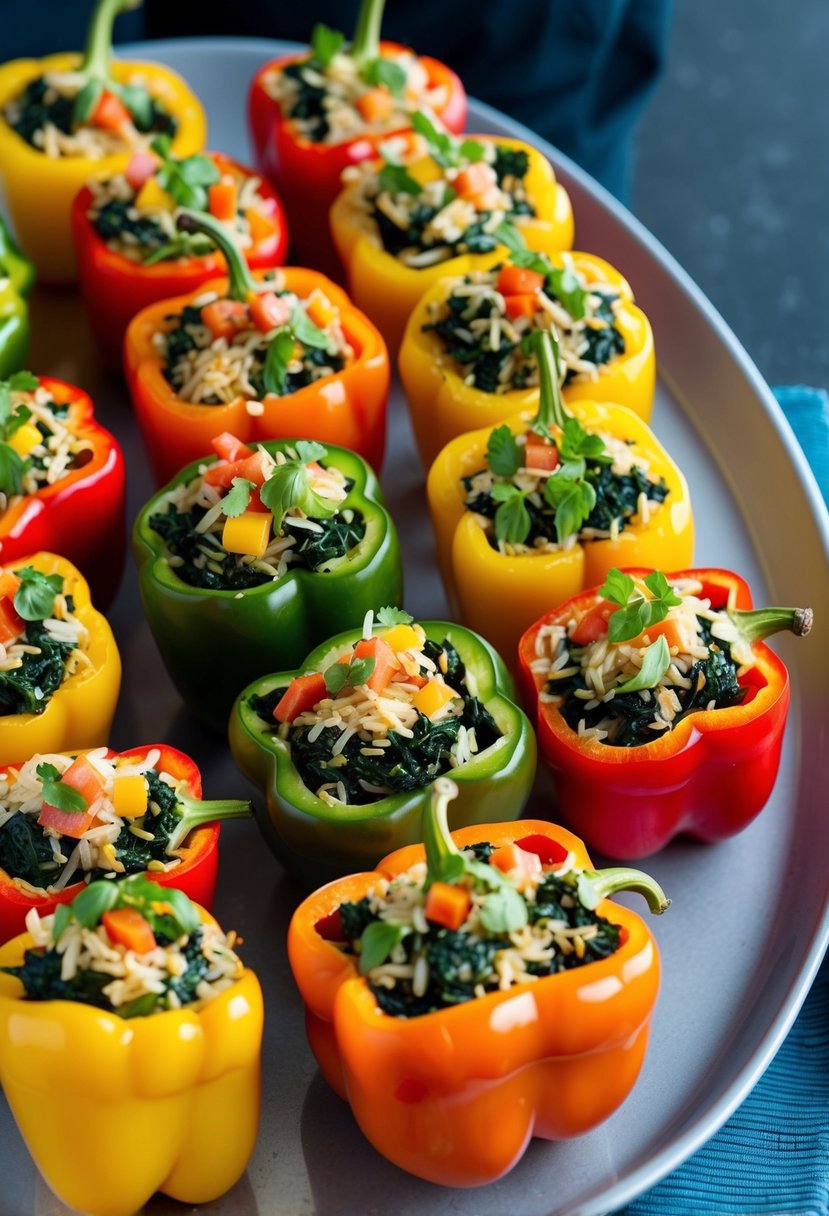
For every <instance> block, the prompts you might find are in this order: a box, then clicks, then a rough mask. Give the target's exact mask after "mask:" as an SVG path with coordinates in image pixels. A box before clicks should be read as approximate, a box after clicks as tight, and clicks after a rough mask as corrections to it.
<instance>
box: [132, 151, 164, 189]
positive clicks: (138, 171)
mask: <svg viewBox="0 0 829 1216" xmlns="http://www.w3.org/2000/svg"><path fill="white" fill-rule="evenodd" d="M158 164H159V160H158V157H157V156H156V154H155V153H154V152H134V153H133V155H132V156H131V157H130V162H129V164H128V165H127V167H126V169H125V170H124V176H125V177H126V179H127V181H128V182H129V184H130V185H131V186H132V188H133V190H140V189H141V187H142V186H143V185H144V182H145V181H147V179H148V178H150V177H152V175H153V174H154V173H155V171H156V169H157V168H158Z"/></svg>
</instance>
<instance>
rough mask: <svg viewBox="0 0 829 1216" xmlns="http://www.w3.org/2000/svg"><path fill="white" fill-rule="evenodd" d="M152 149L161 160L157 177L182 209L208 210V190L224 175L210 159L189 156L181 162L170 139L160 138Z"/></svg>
mask: <svg viewBox="0 0 829 1216" xmlns="http://www.w3.org/2000/svg"><path fill="white" fill-rule="evenodd" d="M150 147H151V148H152V150H153V152H155V153H156V155H157V156H159V157H160V158H161V164H160V165H159V167H158V169H156V174H155V176H156V178H157V180H158V184H159V185H160V186H161V187H162V189H164V190H166V191H167V193H168V194H169V195H170V197H171V198H172V199H173V201H174V202H176V203H178V205H179V206H180V207H189V208H190V209H191V210H193V211H206V210H207V187H208V186H212V185H214V184H215V183H216V182H217V181H218V180H219V178H220V177H221V174H220V173H219V170H218V168H217V167H216V165H215V164H214V163H213V161H212V160H211V159H210V157H209V156H201V155H196V156H186V157H184V158H183V159H181V160H179V159H178V158H177V157H175V156H173V155H172V153H171V151H170V147H171V144H170V137H169V136H168V135H159V136H157V137H156V138H155V139H154V140H153V142H152V143H151V145H150Z"/></svg>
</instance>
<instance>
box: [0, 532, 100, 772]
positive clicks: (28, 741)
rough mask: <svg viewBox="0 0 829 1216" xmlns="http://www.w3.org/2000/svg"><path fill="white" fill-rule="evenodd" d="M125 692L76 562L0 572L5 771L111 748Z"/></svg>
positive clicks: (52, 561)
mask: <svg viewBox="0 0 829 1216" xmlns="http://www.w3.org/2000/svg"><path fill="white" fill-rule="evenodd" d="M120 686H121V658H120V656H119V654H118V649H117V647H116V645H115V638H114V637H113V636H112V630H111V629H110V627H109V625H108V623H107V621H106V619H105V618H104V617H103V616H102V615H101V613H100V612H97V611H96V610H95V609H94V608H93V606H92V602H91V600H90V598H89V586H88V584H87V582H86V580H85V579H84V578H83V576H82V575H81V573H80V571H79V570H76V568H75V567H74V566H73V565H72V564H71V562H68V561H67V560H66V558H64V557H57V556H56V555H55V554H54V553H34V554H32V556H31V557H26V558H22V559H20V560H19V561H16V562H12V563H10V564H9V565H6V566H3V567H0V764H4V765H8V764H15V763H17V762H19V760H20V757H21V756H33V755H35V753H37V752H60V751H76V750H79V749H81V748H85V747H98V746H99V745H100V744H103V743H106V741H107V739H108V738H109V731H110V727H111V725H112V718H113V715H114V713H115V706H116V703H117V701H118V691H119V688H120Z"/></svg>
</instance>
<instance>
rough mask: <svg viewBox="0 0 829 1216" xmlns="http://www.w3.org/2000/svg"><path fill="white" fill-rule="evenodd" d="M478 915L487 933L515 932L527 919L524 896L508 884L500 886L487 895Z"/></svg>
mask: <svg viewBox="0 0 829 1216" xmlns="http://www.w3.org/2000/svg"><path fill="white" fill-rule="evenodd" d="M480 915H481V924H482V925H483V926H484V928H485V929H486V930H487V931H488V932H489V933H515V932H516V931H517V930H518V929H523V928H524V926H525V925H526V924H527V922H528V920H529V915H528V913H527V904H526V902H525V900H524V898H523V897H522V895H521V893H520V892H519V891H517V890H516V889H515V887H510V886H500V887H498V889H497V890H495V891H492V892H491V893H490V894H489V895H487V897H486V899H485V900H484V902H483V903H482V905H481V913H480Z"/></svg>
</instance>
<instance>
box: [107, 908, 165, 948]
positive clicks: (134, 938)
mask: <svg viewBox="0 0 829 1216" xmlns="http://www.w3.org/2000/svg"><path fill="white" fill-rule="evenodd" d="M101 920H102V922H103V925H104V928H105V929H106V931H107V937H108V938H109V940H110V941H111V942H113V943H114V944H115V945H116V946H123V947H124V949H125V950H133V951H134V952H135V953H136V954H148V953H149V952H150V950H155V947H156V941H155V934H154V933H153V931H152V929H151V928H150V922H149V921H147V920H145V919H144V917H143V916H142V915H141V913H140V912H139V911H138V910H137V909H136V908H110V910H109V911H108V912H105V913H104V914H103V916H102V917H101Z"/></svg>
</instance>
